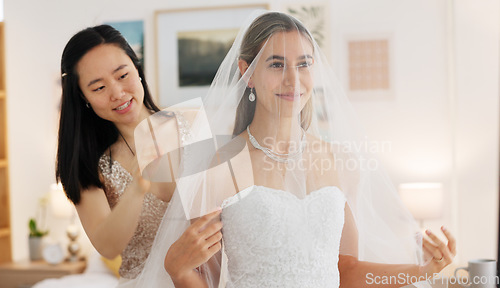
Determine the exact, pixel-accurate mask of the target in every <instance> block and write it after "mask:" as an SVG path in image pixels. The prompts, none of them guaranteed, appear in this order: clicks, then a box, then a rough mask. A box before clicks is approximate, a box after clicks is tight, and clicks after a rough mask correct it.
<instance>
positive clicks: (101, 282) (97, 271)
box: [32, 249, 118, 288]
mask: <svg viewBox="0 0 500 288" xmlns="http://www.w3.org/2000/svg"><path fill="white" fill-rule="evenodd" d="M117 284H118V277H116V275H115V274H114V273H113V271H112V270H111V269H110V268H108V266H106V264H105V263H104V261H103V259H102V256H101V255H99V253H97V251H96V250H95V249H92V251H91V252H90V253H89V256H88V258H87V267H86V268H85V271H84V272H83V273H81V274H73V275H68V276H63V277H61V278H51V279H45V280H43V281H40V282H38V283H36V284H35V285H34V286H33V287H32V288H68V287H71V288H114V287H116V285H117Z"/></svg>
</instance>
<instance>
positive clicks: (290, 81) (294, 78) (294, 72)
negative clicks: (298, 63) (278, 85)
mask: <svg viewBox="0 0 500 288" xmlns="http://www.w3.org/2000/svg"><path fill="white" fill-rule="evenodd" d="M298 72H299V71H298V68H297V67H291V66H289V67H286V68H285V70H284V72H283V84H285V85H286V86H291V87H295V84H296V83H298V82H299V73H298Z"/></svg>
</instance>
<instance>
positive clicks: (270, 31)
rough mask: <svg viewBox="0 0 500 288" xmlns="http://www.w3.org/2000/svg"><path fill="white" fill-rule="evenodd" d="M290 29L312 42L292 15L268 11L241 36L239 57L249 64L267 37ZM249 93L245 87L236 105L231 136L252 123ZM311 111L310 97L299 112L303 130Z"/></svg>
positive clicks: (251, 105) (253, 106) (308, 121)
mask: <svg viewBox="0 0 500 288" xmlns="http://www.w3.org/2000/svg"><path fill="white" fill-rule="evenodd" d="M290 31H299V32H301V33H302V34H303V35H304V36H305V37H306V38H307V39H309V41H310V42H311V44H312V43H313V42H314V41H313V38H312V36H311V34H310V33H309V31H308V30H307V28H306V27H305V26H304V25H303V24H302V23H300V21H298V20H297V19H295V18H293V17H292V16H289V15H287V14H284V13H280V12H270V13H266V14H263V15H261V16H259V17H258V18H256V19H255V20H254V21H253V22H252V24H251V25H250V27H248V30H247V32H246V33H245V36H244V37H243V41H242V43H241V48H240V56H239V59H241V60H244V61H245V62H247V63H248V64H249V65H250V63H252V62H253V61H254V60H255V57H256V56H257V54H258V53H259V51H260V50H261V49H262V46H263V45H264V43H265V42H266V41H267V39H269V38H270V37H271V36H273V35H274V34H275V33H278V32H290ZM249 94H250V88H247V89H246V90H245V92H244V94H243V97H242V99H241V101H240V103H239V105H238V108H237V111H236V119H235V125H234V129H233V136H237V135H239V134H240V133H241V132H243V131H244V130H245V129H246V128H247V126H248V125H250V123H252V120H253V116H254V114H255V106H256V102H255V101H254V102H250V100H249V99H248V95H249ZM312 111H313V103H312V97H311V98H310V99H309V101H307V103H306V104H305V106H304V108H303V109H302V111H301V112H300V119H301V121H300V125H301V126H302V128H303V129H304V130H307V129H308V128H309V125H310V124H311V119H312V113H313V112H312Z"/></svg>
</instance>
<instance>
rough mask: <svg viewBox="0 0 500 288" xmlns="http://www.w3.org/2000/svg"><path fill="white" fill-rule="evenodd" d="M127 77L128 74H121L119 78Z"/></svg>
mask: <svg viewBox="0 0 500 288" xmlns="http://www.w3.org/2000/svg"><path fill="white" fill-rule="evenodd" d="M127 76H128V72H127V73H125V74H123V75H122V76H120V79H125V78H127Z"/></svg>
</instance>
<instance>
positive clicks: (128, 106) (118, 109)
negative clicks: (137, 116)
mask: <svg viewBox="0 0 500 288" xmlns="http://www.w3.org/2000/svg"><path fill="white" fill-rule="evenodd" d="M133 100H134V99H133V98H132V99H130V100H128V101H126V102H123V103H122V104H120V105H119V106H118V107H116V108H114V109H113V111H115V112H117V113H119V114H124V113H127V112H128V111H130V109H132V102H133Z"/></svg>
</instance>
